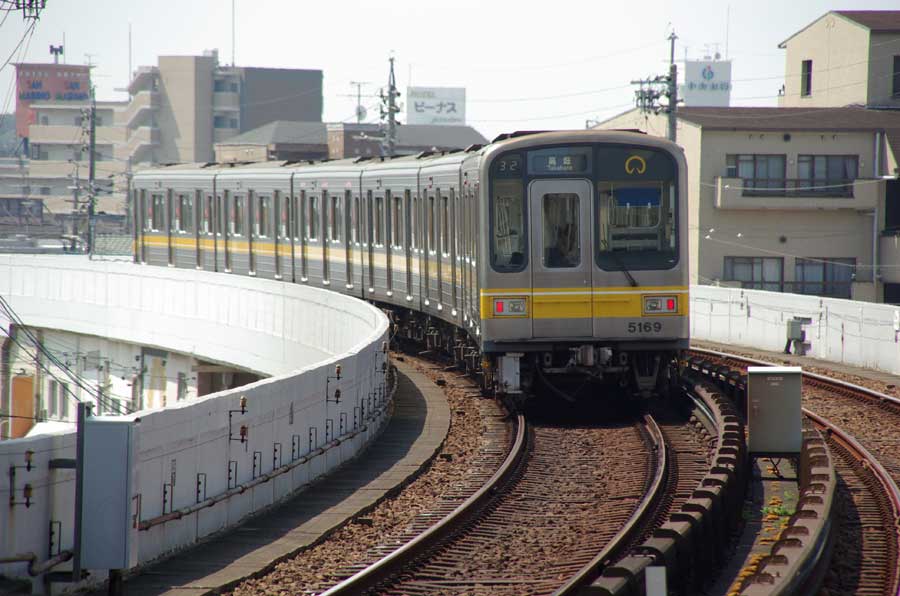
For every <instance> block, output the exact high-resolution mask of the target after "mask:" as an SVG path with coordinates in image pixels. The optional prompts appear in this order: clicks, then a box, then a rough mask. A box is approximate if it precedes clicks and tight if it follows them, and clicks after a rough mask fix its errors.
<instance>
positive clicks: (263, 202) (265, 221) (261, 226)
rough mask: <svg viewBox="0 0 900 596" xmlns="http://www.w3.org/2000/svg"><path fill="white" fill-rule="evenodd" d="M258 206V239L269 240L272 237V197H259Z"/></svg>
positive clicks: (256, 223) (255, 229)
mask: <svg viewBox="0 0 900 596" xmlns="http://www.w3.org/2000/svg"><path fill="white" fill-rule="evenodd" d="M257 205H258V207H257V210H256V221H255V222H253V224H254V231H255V232H256V236H257V237H258V238H267V237H269V236H271V235H272V223H271V222H272V197H259V202H258V203H257Z"/></svg>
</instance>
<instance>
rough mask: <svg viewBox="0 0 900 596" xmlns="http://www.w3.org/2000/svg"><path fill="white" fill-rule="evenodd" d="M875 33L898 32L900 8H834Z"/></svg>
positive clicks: (836, 11)
mask: <svg viewBox="0 0 900 596" xmlns="http://www.w3.org/2000/svg"><path fill="white" fill-rule="evenodd" d="M832 12H833V13H835V14H839V15H841V16H842V17H844V18H847V19H850V20H851V21H855V22H857V23H859V24H860V25H862V26H863V27H868V28H869V29H870V30H871V31H873V32H875V33H893V32H900V10H834V11H832Z"/></svg>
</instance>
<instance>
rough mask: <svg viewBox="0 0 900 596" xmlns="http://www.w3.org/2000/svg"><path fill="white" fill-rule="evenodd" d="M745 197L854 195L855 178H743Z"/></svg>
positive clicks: (742, 187) (742, 184)
mask: <svg viewBox="0 0 900 596" xmlns="http://www.w3.org/2000/svg"><path fill="white" fill-rule="evenodd" d="M741 189H742V193H741V194H742V195H743V196H745V197H773V196H774V197H838V198H852V197H853V179H851V178H839V179H827V180H826V179H820V178H742V179H741Z"/></svg>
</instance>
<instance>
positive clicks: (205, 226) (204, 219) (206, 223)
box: [200, 195, 213, 234]
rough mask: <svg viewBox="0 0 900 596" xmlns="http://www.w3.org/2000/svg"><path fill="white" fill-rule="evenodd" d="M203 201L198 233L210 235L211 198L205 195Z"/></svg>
mask: <svg viewBox="0 0 900 596" xmlns="http://www.w3.org/2000/svg"><path fill="white" fill-rule="evenodd" d="M202 201H203V211H202V212H201V214H200V221H201V224H200V225H201V228H200V231H201V232H203V233H204V234H212V233H213V220H212V215H213V196H212V195H206V196H205V197H203V199H202Z"/></svg>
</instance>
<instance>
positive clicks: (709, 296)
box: [691, 286, 900, 374]
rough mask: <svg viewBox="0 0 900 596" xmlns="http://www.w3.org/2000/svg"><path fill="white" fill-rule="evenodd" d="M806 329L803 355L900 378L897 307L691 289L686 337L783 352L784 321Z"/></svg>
mask: <svg viewBox="0 0 900 596" xmlns="http://www.w3.org/2000/svg"><path fill="white" fill-rule="evenodd" d="M793 317H805V318H809V319H812V323H810V324H808V325H805V326H804V330H805V331H806V343H807V344H808V345H809V348H808V349H807V355H808V356H811V357H813V358H821V359H822V360H830V361H832V362H841V363H845V364H849V365H853V366H861V367H864V368H872V369H877V370H882V371H885V372H890V373H894V374H900V307H897V306H891V305H887V304H876V303H873V302H859V301H854V300H838V299H834V298H820V297H818V296H801V295H799V294H782V293H778V292H764V291H761V290H741V289H735V288H720V287H713V286H691V338H693V339H700V340H703V339H705V340H709V341H716V342H721V343H727V344H734V345H736V346H749V347H757V348H762V349H765V350H774V351H782V350H784V346H785V343H786V325H787V321H789V320H790V319H792V318H793Z"/></svg>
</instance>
